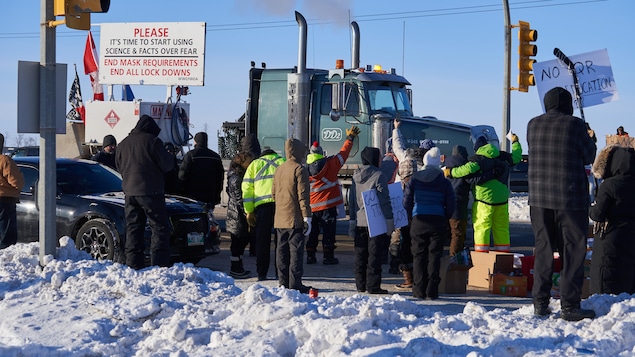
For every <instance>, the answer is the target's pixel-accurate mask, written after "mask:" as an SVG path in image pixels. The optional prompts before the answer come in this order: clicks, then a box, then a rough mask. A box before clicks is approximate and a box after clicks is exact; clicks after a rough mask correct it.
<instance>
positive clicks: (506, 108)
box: [501, 0, 512, 151]
mask: <svg viewBox="0 0 635 357" xmlns="http://www.w3.org/2000/svg"><path fill="white" fill-rule="evenodd" d="M503 14H504V16H505V78H504V81H503V83H504V84H503V137H504V139H503V140H502V142H501V150H503V151H507V150H508V148H509V145H508V143H509V140H508V139H507V137H506V136H507V133H508V132H509V128H510V121H511V118H510V92H511V65H512V53H511V46H512V25H511V21H510V19H509V1H508V0H503Z"/></svg>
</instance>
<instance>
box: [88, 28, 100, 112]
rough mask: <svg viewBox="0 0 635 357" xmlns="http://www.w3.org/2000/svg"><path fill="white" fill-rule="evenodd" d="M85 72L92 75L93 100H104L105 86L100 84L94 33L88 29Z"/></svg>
mask: <svg viewBox="0 0 635 357" xmlns="http://www.w3.org/2000/svg"><path fill="white" fill-rule="evenodd" d="M84 74H88V75H89V76H90V84H91V85H92V86H93V100H102V101H103V100H104V88H103V86H102V85H101V84H99V60H98V59H97V50H96V49H95V41H94V40H93V34H92V33H91V32H90V31H88V38H86V48H85V49H84Z"/></svg>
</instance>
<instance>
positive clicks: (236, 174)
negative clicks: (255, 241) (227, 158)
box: [225, 152, 257, 279]
mask: <svg viewBox="0 0 635 357" xmlns="http://www.w3.org/2000/svg"><path fill="white" fill-rule="evenodd" d="M255 157H257V156H252V155H251V154H250V153H248V152H239V153H238V154H236V156H234V158H233V159H232V162H231V163H230V164H229V170H228V171H227V188H226V192H227V217H226V219H225V230H226V231H227V232H228V233H229V234H230V237H231V245H230V247H229V250H230V251H231V257H230V261H231V268H230V270H229V275H230V276H232V277H234V278H237V279H243V278H248V277H249V274H250V273H251V272H250V271H249V270H245V268H244V267H243V253H244V252H245V247H247V244H249V243H250V241H251V239H250V238H251V237H250V236H251V234H250V230H249V225H248V224H247V218H246V217H245V208H244V206H243V191H242V188H241V185H242V183H243V176H245V171H246V170H247V167H248V166H249V164H250V163H251V162H252V161H253V159H254V158H255Z"/></svg>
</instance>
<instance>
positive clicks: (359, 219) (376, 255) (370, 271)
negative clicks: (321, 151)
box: [348, 147, 395, 294]
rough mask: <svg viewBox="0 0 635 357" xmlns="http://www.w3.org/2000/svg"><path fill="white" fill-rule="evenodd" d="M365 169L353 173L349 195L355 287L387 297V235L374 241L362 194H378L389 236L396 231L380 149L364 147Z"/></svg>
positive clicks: (363, 165)
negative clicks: (383, 275) (383, 261)
mask: <svg viewBox="0 0 635 357" xmlns="http://www.w3.org/2000/svg"><path fill="white" fill-rule="evenodd" d="M361 159H362V167H361V168H359V169H357V170H355V172H354V173H353V182H352V185H351V189H350V191H349V199H348V202H349V214H350V221H349V235H350V236H351V237H353V239H354V242H355V243H354V244H355V285H356V286H357V291H359V292H365V291H368V293H370V294H387V293H388V290H385V289H382V288H381V254H382V250H381V249H382V247H383V246H385V245H386V243H387V242H388V235H386V234H385V233H384V234H380V235H378V236H374V237H371V236H370V233H369V230H368V221H367V219H366V206H365V205H364V198H363V195H362V193H363V192H366V191H369V190H375V191H376V197H377V201H376V203H375V205H377V206H378V208H379V209H381V212H382V214H383V216H384V218H385V219H386V227H387V232H392V231H393V230H394V228H395V227H394V223H393V215H392V206H391V204H390V195H389V193H388V183H387V181H386V177H384V175H383V174H382V173H381V170H380V169H379V163H380V160H381V153H380V151H379V149H378V148H373V147H365V148H364V150H362V153H361Z"/></svg>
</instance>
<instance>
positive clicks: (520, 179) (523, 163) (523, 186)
mask: <svg viewBox="0 0 635 357" xmlns="http://www.w3.org/2000/svg"><path fill="white" fill-rule="evenodd" d="M528 160H529V157H528V156H527V155H523V158H522V160H520V162H519V163H517V164H516V165H514V166H512V167H511V170H510V171H509V189H510V190H511V191H512V192H528V191H529V180H528V177H527V172H528V170H529V163H528V162H529V161H528Z"/></svg>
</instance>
